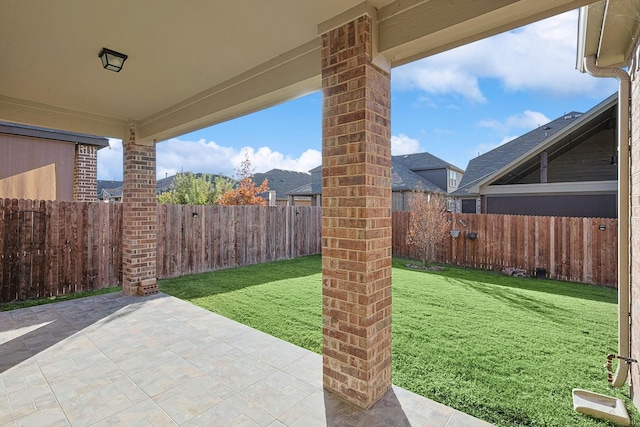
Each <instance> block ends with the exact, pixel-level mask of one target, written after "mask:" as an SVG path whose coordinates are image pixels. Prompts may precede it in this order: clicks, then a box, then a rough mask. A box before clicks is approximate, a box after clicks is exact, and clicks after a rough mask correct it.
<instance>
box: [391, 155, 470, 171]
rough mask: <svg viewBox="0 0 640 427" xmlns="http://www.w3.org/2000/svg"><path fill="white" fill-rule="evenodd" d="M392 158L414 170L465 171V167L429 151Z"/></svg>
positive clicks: (395, 161)
mask: <svg viewBox="0 0 640 427" xmlns="http://www.w3.org/2000/svg"><path fill="white" fill-rule="evenodd" d="M392 160H393V161H394V163H396V164H397V163H399V164H401V165H403V166H404V167H406V168H407V169H410V170H413V171H418V170H420V171H422V170H429V169H445V168H454V169H456V170H458V171H460V172H462V171H463V169H460V168H459V167H457V166H455V165H452V164H451V163H449V162H446V161H444V160H442V159H441V158H439V157H436V156H434V155H433V154H431V153H427V152H424V153H415V154H402V155H399V156H393V157H392Z"/></svg>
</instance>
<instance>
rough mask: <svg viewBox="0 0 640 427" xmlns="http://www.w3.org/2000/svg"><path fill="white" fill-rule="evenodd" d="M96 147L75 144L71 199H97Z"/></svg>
mask: <svg viewBox="0 0 640 427" xmlns="http://www.w3.org/2000/svg"><path fill="white" fill-rule="evenodd" d="M97 153H98V149H97V147H95V146H94V145H86V144H76V155H75V161H74V164H73V200H75V201H77V202H95V201H96V200H97V199H98V181H97V175H98V173H97V163H98V154H97Z"/></svg>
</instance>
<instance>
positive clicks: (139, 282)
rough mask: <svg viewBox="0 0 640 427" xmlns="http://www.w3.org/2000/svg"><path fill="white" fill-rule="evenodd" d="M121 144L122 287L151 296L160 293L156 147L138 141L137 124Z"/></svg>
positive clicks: (125, 289)
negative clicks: (122, 164)
mask: <svg viewBox="0 0 640 427" xmlns="http://www.w3.org/2000/svg"><path fill="white" fill-rule="evenodd" d="M122 146H123V149H124V154H123V157H124V185H123V188H122V233H123V236H122V290H123V291H124V293H125V294H127V295H148V294H151V293H155V292H157V284H156V239H157V227H158V223H157V222H158V220H157V202H156V146H155V143H153V142H149V143H141V142H139V141H138V140H137V128H136V126H135V124H132V125H131V126H130V129H129V134H128V135H127V137H126V138H124V139H123V140H122Z"/></svg>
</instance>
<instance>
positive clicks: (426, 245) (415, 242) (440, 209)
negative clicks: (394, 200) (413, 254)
mask: <svg viewBox="0 0 640 427" xmlns="http://www.w3.org/2000/svg"><path fill="white" fill-rule="evenodd" d="M420 190H421V189H420V188H418V190H417V191H416V192H414V193H412V194H411V196H410V198H409V210H410V212H411V213H410V216H409V232H408V233H407V243H408V244H409V245H412V246H414V247H415V248H416V249H417V250H418V252H419V253H420V259H421V261H422V262H423V263H424V265H425V266H426V265H427V264H428V263H429V262H431V261H435V259H436V253H437V250H438V249H440V248H441V247H442V243H443V242H444V239H445V238H446V236H447V234H449V224H448V222H447V199H446V197H445V196H444V195H443V194H440V193H435V194H434V193H425V192H423V191H420Z"/></svg>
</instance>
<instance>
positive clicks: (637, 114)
mask: <svg viewBox="0 0 640 427" xmlns="http://www.w3.org/2000/svg"><path fill="white" fill-rule="evenodd" d="M638 50H640V44H636V47H635V50H634V54H632V55H631V57H632V58H634V57H637V52H638ZM634 65H635V66H634ZM629 73H630V74H631V113H630V120H631V182H630V184H629V185H630V191H631V206H630V208H631V218H630V227H631V254H630V258H629V264H630V267H631V271H630V283H629V286H630V287H631V357H632V358H634V359H637V360H640V70H638V64H637V63H636V64H632V66H630V67H629ZM630 367H631V372H630V373H631V376H630V378H629V381H630V383H631V384H632V388H631V394H632V397H633V402H634V403H635V405H636V407H640V391H639V389H638V385H639V384H640V366H639V364H638V363H632V364H631V365H630Z"/></svg>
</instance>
